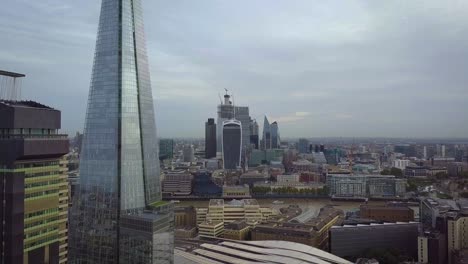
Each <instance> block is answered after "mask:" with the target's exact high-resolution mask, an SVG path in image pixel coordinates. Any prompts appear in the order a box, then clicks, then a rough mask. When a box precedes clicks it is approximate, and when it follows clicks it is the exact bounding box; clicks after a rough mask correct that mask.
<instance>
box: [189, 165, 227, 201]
mask: <svg viewBox="0 0 468 264" xmlns="http://www.w3.org/2000/svg"><path fill="white" fill-rule="evenodd" d="M222 193H223V187H221V186H219V185H217V184H216V183H215V182H214V181H213V178H212V174H211V172H209V171H197V172H196V173H194V178H193V194H194V195H196V196H200V197H211V198H213V197H221V195H222Z"/></svg>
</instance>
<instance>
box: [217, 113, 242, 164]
mask: <svg viewBox="0 0 468 264" xmlns="http://www.w3.org/2000/svg"><path fill="white" fill-rule="evenodd" d="M222 142H223V146H222V150H223V164H224V169H226V170H234V169H237V168H238V167H240V165H241V155H242V124H241V122H239V121H237V120H227V121H224V122H223V137H222Z"/></svg>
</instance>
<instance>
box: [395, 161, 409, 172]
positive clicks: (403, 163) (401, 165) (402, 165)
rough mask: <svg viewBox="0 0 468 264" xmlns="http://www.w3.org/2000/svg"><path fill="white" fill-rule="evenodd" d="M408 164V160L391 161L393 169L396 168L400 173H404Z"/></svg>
mask: <svg viewBox="0 0 468 264" xmlns="http://www.w3.org/2000/svg"><path fill="white" fill-rule="evenodd" d="M409 164H410V161H409V160H402V159H396V160H394V161H393V167H394V168H398V169H400V170H402V171H404V170H405V169H406V167H407V166H409Z"/></svg>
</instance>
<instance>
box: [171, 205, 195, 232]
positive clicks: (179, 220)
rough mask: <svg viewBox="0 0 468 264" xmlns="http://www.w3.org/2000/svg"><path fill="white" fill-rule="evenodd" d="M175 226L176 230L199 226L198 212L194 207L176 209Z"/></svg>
mask: <svg viewBox="0 0 468 264" xmlns="http://www.w3.org/2000/svg"><path fill="white" fill-rule="evenodd" d="M174 219H175V220H174V221H175V222H174V225H175V227H176V228H181V227H195V226H197V211H196V210H195V207H193V206H185V207H180V206H179V207H175V209H174Z"/></svg>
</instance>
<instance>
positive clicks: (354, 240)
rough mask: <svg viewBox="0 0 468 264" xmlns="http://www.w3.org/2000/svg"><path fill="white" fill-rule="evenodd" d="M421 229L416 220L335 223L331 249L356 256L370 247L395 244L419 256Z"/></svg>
mask: <svg viewBox="0 0 468 264" xmlns="http://www.w3.org/2000/svg"><path fill="white" fill-rule="evenodd" d="M420 231H421V224H420V223H417V222H409V223H402V222H398V223H385V224H370V225H345V226H334V227H332V228H331V229H330V252H331V253H332V254H334V255H337V256H340V257H351V258H353V257H360V256H362V254H363V252H364V251H366V250H367V249H370V248H379V249H390V248H394V249H398V250H400V251H402V252H404V253H405V254H407V255H408V256H409V257H412V258H414V259H417V257H418V254H417V250H418V236H419V233H420Z"/></svg>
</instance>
